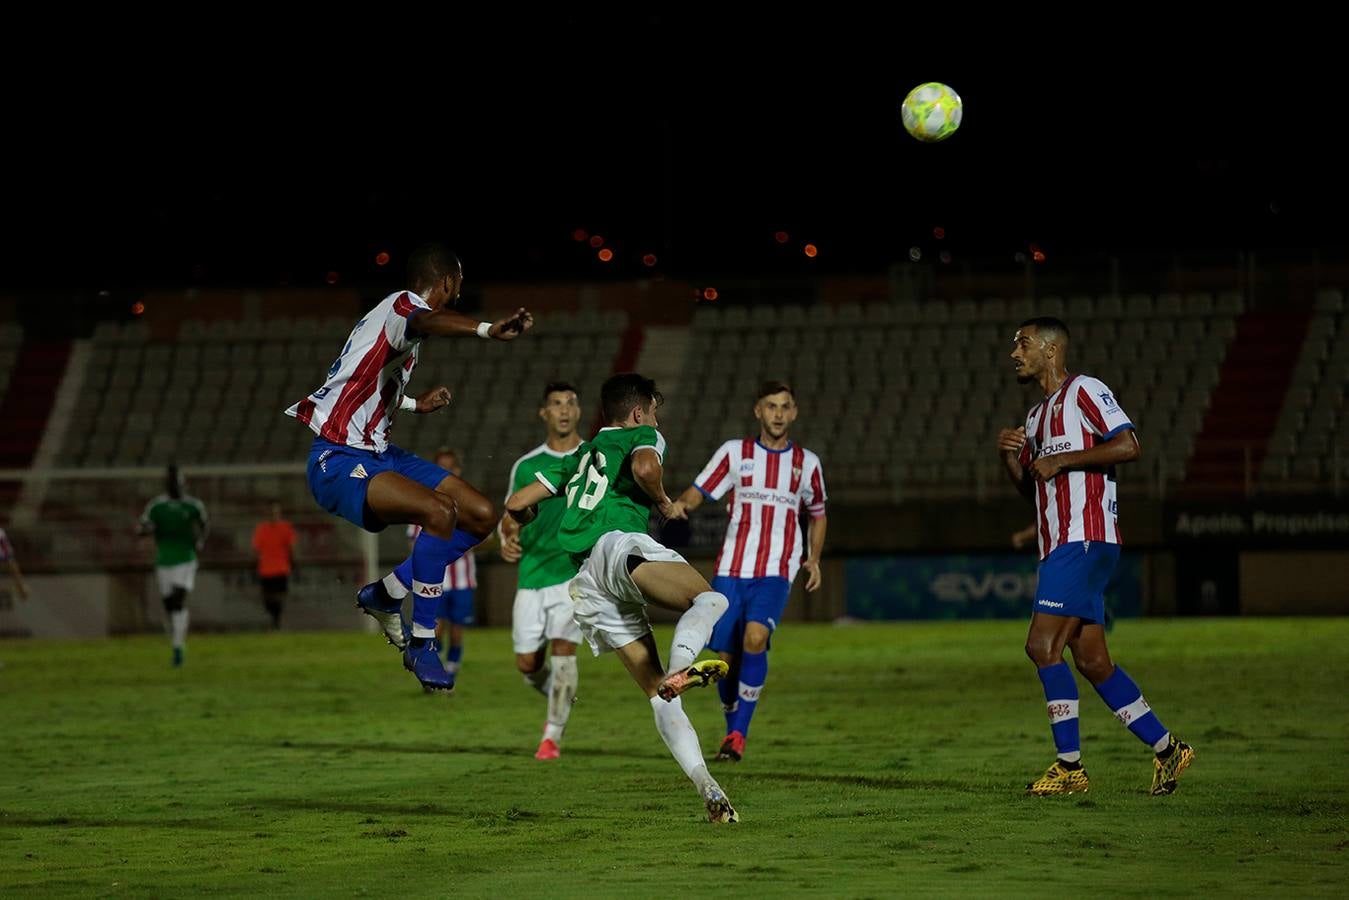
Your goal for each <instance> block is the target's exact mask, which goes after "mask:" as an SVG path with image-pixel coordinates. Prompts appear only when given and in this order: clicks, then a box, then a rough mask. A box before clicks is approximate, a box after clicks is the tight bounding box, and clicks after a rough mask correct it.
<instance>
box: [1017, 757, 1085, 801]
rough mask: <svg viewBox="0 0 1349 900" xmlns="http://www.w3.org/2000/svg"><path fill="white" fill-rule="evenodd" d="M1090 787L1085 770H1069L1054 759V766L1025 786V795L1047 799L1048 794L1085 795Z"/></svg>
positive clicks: (1080, 768)
mask: <svg viewBox="0 0 1349 900" xmlns="http://www.w3.org/2000/svg"><path fill="white" fill-rule="evenodd" d="M1090 787H1091V780H1090V779H1088V778H1087V770H1086V769H1084V768H1082V767H1081V766H1078V767H1077V768H1076V769H1070V768H1068V767H1067V766H1065V765H1064V764H1063V760H1061V759H1056V760H1054V764H1053V765H1052V766H1050V767H1049V768H1048V769H1045V773H1044V774H1043V775H1041V776H1040V777H1039V778H1037V779H1035V780H1034V781H1032V782H1031V783H1030V784H1028V785H1026V793H1028V794H1032V795H1034V796H1036V797H1047V796H1049V795H1050V794H1085V793H1086V792H1087V790H1088V789H1089V788H1090Z"/></svg>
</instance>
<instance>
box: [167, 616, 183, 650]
mask: <svg viewBox="0 0 1349 900" xmlns="http://www.w3.org/2000/svg"><path fill="white" fill-rule="evenodd" d="M169 628H170V630H171V631H172V632H173V646H174V647H183V646H185V645H186V644H187V609H186V608H184V609H178V610H174V611H173V612H171V613H169Z"/></svg>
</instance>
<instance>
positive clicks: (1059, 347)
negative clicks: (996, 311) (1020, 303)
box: [1012, 316, 1068, 384]
mask: <svg viewBox="0 0 1349 900" xmlns="http://www.w3.org/2000/svg"><path fill="white" fill-rule="evenodd" d="M1067 360H1068V326H1067V325H1065V324H1063V322H1062V320H1060V319H1056V318H1054V317H1053V316H1036V317H1035V318H1033V319H1027V320H1026V321H1024V322H1022V323H1021V327H1020V328H1018V329H1017V330H1016V336H1015V337H1014V338H1012V364H1013V367H1014V369H1015V371H1016V380H1017V381H1019V382H1020V383H1021V384H1029V383H1030V382H1032V381H1037V380H1039V378H1040V375H1041V374H1042V373H1044V372H1052V371H1064V370H1065V369H1066V367H1067Z"/></svg>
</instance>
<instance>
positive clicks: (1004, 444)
mask: <svg viewBox="0 0 1349 900" xmlns="http://www.w3.org/2000/svg"><path fill="white" fill-rule="evenodd" d="M1025 444H1026V429H1025V428H1004V429H1002V430H1001V431H999V432H998V455H999V456H1001V457H1002V465H1003V469H1004V470H1005V471H1006V472H1007V477H1008V478H1009V479H1011V482H1012V485H1013V486H1014V487H1015V488H1016V489H1017V491H1018V492H1019V493H1020V494H1021V496H1023V497H1025V498H1026V499H1027V500H1031V501H1033V500H1034V499H1035V486H1034V485H1033V484H1032V483H1031V481H1032V479H1031V475H1030V473H1029V472H1028V471H1026V470H1025V469H1024V468H1022V466H1021V459H1020V456H1021V448H1022V447H1023V446H1025Z"/></svg>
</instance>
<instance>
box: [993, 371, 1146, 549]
mask: <svg viewBox="0 0 1349 900" xmlns="http://www.w3.org/2000/svg"><path fill="white" fill-rule="evenodd" d="M1133 427H1134V423H1133V422H1131V421H1130V420H1129V417H1128V416H1127V415H1126V414H1125V412H1124V410H1122V409H1120V406H1119V404H1118V403H1117V402H1115V397H1114V395H1113V394H1112V393H1111V392H1110V388H1108V387H1106V386H1105V384H1104V383H1103V382H1101V381H1099V380H1097V379H1095V378H1092V377H1091V376H1089V375H1070V376H1069V377H1068V379H1067V380H1066V381H1064V382H1063V384H1062V386H1060V387H1059V389H1058V390H1057V391H1055V392H1054V393H1053V394H1050V395H1049V396H1048V397H1046V398H1045V399H1044V400H1042V401H1041V402H1040V403H1038V404H1036V405H1035V406H1034V407H1033V408H1032V409H1031V411H1030V412H1029V413H1028V414H1027V415H1026V443H1025V444H1024V445H1022V447H1021V457H1020V459H1021V465H1022V466H1023V467H1028V466H1030V464H1031V463H1032V462H1034V461H1035V460H1037V459H1039V458H1041V457H1043V456H1053V455H1054V454H1056V453H1069V452H1072V451H1074V450H1086V449H1089V448H1091V447H1094V446H1096V445H1097V444H1101V443H1104V442H1105V441H1108V440H1110V439H1111V438H1113V437H1114V436H1115V435H1117V434H1119V433H1120V432H1121V431H1124V430H1125V429H1128V428H1133ZM1035 510H1036V513H1037V515H1038V518H1039V520H1040V522H1039V524H1040V529H1039V531H1040V534H1039V540H1040V558H1041V559H1044V558H1045V557H1046V556H1048V555H1049V554H1050V553H1051V552H1053V551H1054V550H1055V548H1057V547H1060V546H1062V545H1063V544H1068V543H1074V542H1077V541H1104V542H1106V543H1108V544H1121V543H1123V541H1122V540H1121V538H1120V532H1119V518H1118V506H1117V505H1116V502H1115V470H1114V467H1113V466H1111V467H1109V468H1098V469H1085V470H1079V471H1073V472H1060V473H1059V474H1058V475H1056V476H1054V479H1053V480H1052V481H1049V482H1045V483H1041V482H1036V495H1035Z"/></svg>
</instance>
